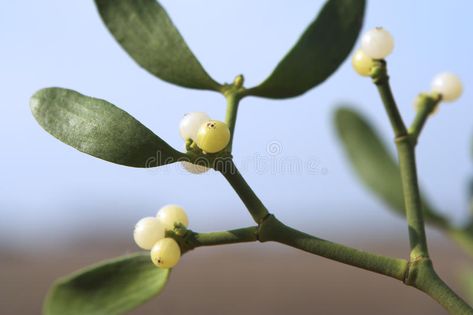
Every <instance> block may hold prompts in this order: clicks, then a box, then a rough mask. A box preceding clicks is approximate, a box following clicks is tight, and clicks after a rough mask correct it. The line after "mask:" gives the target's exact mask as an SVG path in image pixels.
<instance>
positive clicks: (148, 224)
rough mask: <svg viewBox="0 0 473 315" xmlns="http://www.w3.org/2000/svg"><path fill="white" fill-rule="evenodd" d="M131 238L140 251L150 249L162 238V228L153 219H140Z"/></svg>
mask: <svg viewBox="0 0 473 315" xmlns="http://www.w3.org/2000/svg"><path fill="white" fill-rule="evenodd" d="M133 238H134V240H135V243H136V245H138V246H139V247H140V248H142V249H146V250H148V249H151V247H153V245H154V244H155V243H156V242H157V241H158V240H160V239H162V238H164V226H163V225H162V224H161V223H160V222H159V221H158V220H157V219H156V218H154V217H146V218H142V219H141V220H140V221H138V223H136V225H135V230H134V231H133Z"/></svg>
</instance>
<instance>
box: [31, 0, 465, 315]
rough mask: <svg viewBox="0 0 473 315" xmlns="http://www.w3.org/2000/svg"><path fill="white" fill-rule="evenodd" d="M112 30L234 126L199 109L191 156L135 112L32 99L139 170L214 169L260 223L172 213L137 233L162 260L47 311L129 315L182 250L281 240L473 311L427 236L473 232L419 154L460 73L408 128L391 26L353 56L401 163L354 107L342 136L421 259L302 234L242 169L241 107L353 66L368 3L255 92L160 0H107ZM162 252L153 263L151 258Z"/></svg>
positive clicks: (303, 43)
mask: <svg viewBox="0 0 473 315" xmlns="http://www.w3.org/2000/svg"><path fill="white" fill-rule="evenodd" d="M95 2H96V5H97V8H98V11H99V13H100V16H101V17H102V19H103V21H104V23H105V25H106V26H107V28H108V29H109V31H110V32H111V33H112V35H113V36H114V37H115V39H116V40H117V41H118V42H119V43H120V44H121V46H122V47H123V48H124V49H125V51H126V52H127V53H128V54H129V55H130V56H131V58H133V59H134V60H135V61H136V62H137V63H138V64H139V65H140V66H141V67H143V68H144V69H146V70H147V71H149V72H150V73H152V74H154V75H155V76H157V77H158V78H160V79H162V80H165V81H167V82H169V83H173V84H176V85H179V86H182V87H187V88H192V89H200V90H211V91H215V92H218V93H221V94H222V95H223V96H224V97H225V99H226V104H227V109H226V115H225V119H224V121H219V120H215V119H211V118H210V117H208V116H207V115H206V114H205V113H201V112H199V113H189V114H188V115H186V116H184V118H183V119H182V121H181V123H180V133H181V136H182V137H183V139H184V140H185V143H186V150H185V151H186V152H179V151H177V150H175V149H174V148H172V147H171V146H170V145H168V144H167V143H166V142H165V141H164V140H163V139H161V138H160V137H159V136H157V135H155V134H154V133H153V132H152V131H151V130H149V129H148V128H146V127H145V126H144V125H142V124H141V123H140V122H139V121H137V120H136V119H134V118H133V117H132V116H130V115H129V114H128V113H126V112H125V111H123V110H121V109H119V108H118V107H116V106H114V105H112V104H111V103H109V102H107V101H104V100H101V99H97V98H92V97H88V96H85V95H82V94H80V93H78V92H75V91H72V90H68V89H62V88H46V89H43V90H40V91H38V92H37V93H36V94H35V95H34V96H33V97H32V99H31V109H32V112H33V115H34V116H35V118H36V120H37V121H38V122H39V124H40V125H41V126H42V127H43V128H44V129H45V130H46V131H48V132H49V133H50V134H52V135H53V136H55V137H56V138H58V139H59V140H61V141H63V142H65V143H66V144H69V145H71V146H73V147H74V148H76V149H78V150H80V151H82V152H84V153H87V154H90V155H92V156H95V157H98V158H100V159H103V160H106V161H109V162H113V163H117V164H121V165H125V166H131V167H141V168H145V167H159V166H164V165H166V164H170V163H176V162H180V163H183V166H184V167H185V168H186V169H187V170H189V171H190V172H192V173H202V172H205V171H206V170H208V169H210V168H213V169H215V170H216V171H218V172H220V173H221V174H222V175H223V176H224V177H225V178H226V180H227V181H228V183H229V184H230V185H231V186H232V188H233V189H234V190H235V192H236V193H237V194H238V196H239V197H240V198H241V200H242V201H243V203H244V205H245V206H246V208H247V209H248V211H249V213H250V214H251V216H252V217H253V219H254V221H255V223H256V224H255V225H254V226H251V227H244V228H239V229H235V230H230V231H222V232H212V233H198V232H194V231H192V230H190V229H189V228H188V225H189V220H188V218H187V215H186V213H185V211H184V209H182V208H181V207H179V206H177V205H167V206H165V207H163V208H161V209H160V210H159V212H158V214H157V215H156V216H153V217H146V218H143V219H141V220H140V221H139V222H138V223H137V224H136V226H135V231H134V239H135V242H136V244H137V245H138V246H139V247H141V248H142V249H145V250H150V253H146V252H139V253H136V254H133V255H129V256H125V257H120V258H117V259H115V260H109V261H105V262H102V263H99V264H97V265H93V266H91V267H88V268H86V269H84V270H80V271H78V272H77V273H74V274H72V275H70V276H68V277H65V278H62V279H59V280H58V281H57V282H56V283H55V284H54V285H53V287H52V288H51V290H50V291H49V293H48V296H47V298H46V301H45V304H44V313H45V314H48V315H58V314H60V315H63V314H72V315H74V314H121V313H124V312H127V311H129V310H131V309H133V308H135V307H137V306H139V305H140V304H142V303H144V302H145V301H147V300H149V299H150V298H152V297H153V296H155V295H157V294H159V292H160V291H161V290H162V289H163V287H164V286H165V284H166V282H167V280H168V278H169V275H170V270H171V268H172V267H174V266H175V265H176V264H177V263H178V261H179V259H180V257H181V255H182V254H185V253H187V252H189V251H190V250H192V249H195V248H197V247H201V246H213V245H222V244H232V243H242V242H256V241H259V242H268V241H272V242H278V243H282V244H285V245H288V246H292V247H294V248H298V249H300V250H303V251H306V252H309V253H312V254H315V255H319V256H323V257H326V258H329V259H332V260H335V261H338V262H342V263H345V264H349V265H352V266H355V267H359V268H363V269H366V270H369V271H372V272H375V273H378V274H382V275H385V276H388V277H391V278H394V279H397V280H399V281H402V282H404V283H405V284H407V285H409V286H412V287H415V288H417V289H419V290H421V291H423V292H425V293H426V294H428V295H430V296H431V297H432V298H433V299H435V300H436V301H437V302H438V303H440V304H441V305H442V306H443V307H445V308H446V309H447V310H448V311H449V312H450V313H452V314H473V309H472V308H471V307H470V306H468V305H467V304H466V303H465V302H464V301H463V300H462V299H461V298H460V297H459V296H458V295H457V294H456V293H455V292H454V291H453V290H452V289H450V288H449V287H448V286H447V284H445V283H444V282H443V281H442V279H441V278H440V277H439V276H438V275H437V274H436V272H435V270H434V268H433V265H432V261H431V260H430V258H429V254H428V248H427V240H426V236H425V231H424V217H425V218H426V219H427V221H429V222H432V223H435V224H436V225H438V226H440V227H443V228H445V229H446V230H447V231H448V232H449V233H450V234H452V235H454V236H455V239H457V240H458V239H463V240H465V239H466V240H468V241H470V240H471V237H469V236H467V235H470V234H469V233H468V232H467V231H470V229H468V228H465V229H455V228H452V227H451V225H450V224H448V223H447V220H446V219H445V218H443V217H442V216H440V215H439V214H437V213H436V212H435V211H433V210H432V208H431V207H430V206H428V205H427V203H426V202H425V201H424V200H423V199H422V198H421V196H420V193H419V187H418V183H417V173H416V164H415V155H414V149H415V145H416V143H417V139H418V137H419V134H420V132H421V130H422V127H423V126H424V123H425V121H426V120H427V117H428V115H429V114H430V113H431V112H432V111H433V110H434V109H435V108H436V107H437V106H438V104H439V102H440V101H442V100H445V101H448V100H453V99H455V98H456V97H458V96H459V95H460V93H461V84H460V82H459V81H458V80H457V78H456V77H454V76H452V75H443V76H441V77H439V78H438V79H436V80H435V83H434V89H433V91H432V92H431V93H426V94H422V95H421V96H420V97H419V98H418V101H417V103H418V114H417V117H416V119H415V120H414V123H413V125H412V127H411V128H409V129H407V128H406V127H405V125H404V122H403V119H402V118H401V115H400V113H399V111H398V109H397V106H396V104H395V102H394V98H393V95H392V93H391V89H390V86H389V83H388V75H387V70H386V62H385V61H384V58H385V57H386V56H387V55H388V54H389V53H390V52H391V51H392V48H393V45H394V42H393V40H392V37H391V36H390V35H389V33H388V32H387V31H385V30H383V29H374V30H371V31H369V32H368V33H367V34H365V36H364V37H363V40H362V49H361V50H360V51H358V52H357V53H356V54H355V56H354V59H353V66H354V68H355V70H356V71H357V72H358V73H360V74H362V75H366V76H371V77H372V78H373V81H374V83H375V84H376V86H377V87H378V90H379V92H380V95H381V98H382V100H383V103H384V105H385V107H386V111H387V113H388V116H389V118H390V120H391V124H392V126H393V130H394V133H395V139H396V144H397V149H398V156H399V166H398V164H397V163H396V162H395V160H394V159H393V158H391V157H390V156H389V154H388V153H387V152H386V151H385V148H384V147H383V145H382V144H381V142H380V140H379V139H378V138H377V137H376V136H375V134H374V133H373V132H372V130H371V129H370V128H369V126H368V125H367V124H366V123H365V122H364V121H363V120H362V119H361V118H360V117H359V116H357V114H356V113H355V112H353V111H350V110H348V109H342V110H340V111H339V112H338V114H337V120H336V121H337V126H338V128H339V130H340V136H341V138H342V140H343V141H344V143H345V144H346V148H347V151H348V152H349V155H350V157H351V158H352V161H353V164H354V165H355V167H356V169H357V170H358V171H359V174H360V175H361V177H362V178H363V179H364V180H365V182H366V183H367V184H368V185H369V186H370V187H372V188H373V189H374V190H375V191H376V192H378V193H379V194H380V195H381V196H382V197H383V198H384V199H385V200H386V201H387V202H388V203H389V204H390V205H391V206H393V208H394V209H397V210H398V211H399V212H401V213H405V215H406V218H407V222H408V225H409V237H410V244H411V252H410V256H409V259H408V260H405V259H401V258H393V257H386V256H381V255H377V254H374V253H370V252H365V251H361V250H357V249H355V248H351V247H348V246H344V245H341V244H337V243H333V242H330V241H327V240H323V239H320V238H317V237H315V236H312V235H309V234H306V233H304V232H301V231H298V230H296V229H293V228H291V227H289V226H287V225H285V224H284V223H282V222H281V221H279V220H278V219H276V217H275V216H274V215H273V214H271V213H270V212H269V211H268V209H267V208H266V207H265V205H264V204H263V202H262V201H261V200H260V199H259V198H258V197H257V196H256V194H255V193H254V192H253V190H252V189H251V188H250V186H249V185H248V184H247V183H246V181H245V180H244V178H243V177H242V175H241V174H240V173H239V171H238V169H237V168H236V166H235V164H234V162H233V158H232V141H233V136H234V134H235V123H236V117H237V111H238V106H239V103H240V101H241V100H242V99H243V98H245V97H247V96H258V97H265V98H273V99H284V98H290V97H295V96H298V95H301V94H303V93H305V92H307V91H308V90H310V89H312V88H314V87H315V86H317V85H319V84H320V83H322V82H324V81H325V80H326V79H327V78H328V77H330V76H331V75H332V74H333V73H334V72H335V71H336V70H337V68H338V67H339V66H340V64H341V63H342V62H343V61H344V60H345V59H346V58H347V56H348V55H349V53H350V51H351V50H352V48H353V46H354V44H355V41H356V39H357V37H358V34H359V31H360V28H361V25H362V21H363V16H364V10H365V1H364V0H328V1H327V3H326V4H325V5H324V7H323V8H322V10H321V11H320V13H319V14H318V16H317V18H316V19H315V20H314V21H313V22H312V23H311V24H310V25H309V26H308V28H307V29H306V30H305V32H304V33H303V34H302V36H301V37H300V39H299V40H298V41H297V43H296V44H295V45H294V47H293V48H292V49H291V50H290V51H289V52H288V53H287V55H286V56H285V57H284V58H283V59H282V60H281V61H280V63H279V64H278V65H277V66H276V68H275V69H274V71H273V72H272V73H271V74H270V75H269V77H268V78H267V79H266V80H265V81H264V82H262V83H261V84H259V85H257V86H255V87H251V88H246V87H244V85H243V84H244V80H243V76H242V75H239V76H237V77H236V78H235V80H234V81H233V82H232V83H230V84H220V83H218V82H216V81H215V80H214V79H212V78H211V77H210V75H209V74H208V73H207V72H206V71H205V70H204V68H203V67H202V65H201V64H200V63H199V61H198V60H197V58H196V57H195V56H194V54H193V53H192V52H191V50H190V49H189V47H188V46H187V44H186V43H185V41H184V39H183V38H182V37H181V35H180V34H179V32H178V31H177V29H176V28H175V26H174V25H173V23H172V22H171V20H170V18H169V16H168V15H167V14H166V12H165V11H164V9H163V8H162V7H161V6H160V4H159V3H157V2H156V1H155V0H96V1H95ZM150 256H151V259H150Z"/></svg>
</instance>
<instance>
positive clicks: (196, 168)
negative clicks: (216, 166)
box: [179, 112, 230, 174]
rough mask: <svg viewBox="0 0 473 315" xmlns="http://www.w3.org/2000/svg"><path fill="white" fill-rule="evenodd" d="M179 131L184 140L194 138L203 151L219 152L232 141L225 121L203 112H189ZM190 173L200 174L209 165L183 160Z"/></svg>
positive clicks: (183, 119) (182, 120)
mask: <svg viewBox="0 0 473 315" xmlns="http://www.w3.org/2000/svg"><path fill="white" fill-rule="evenodd" d="M179 133H180V135H181V137H182V139H184V140H186V141H187V140H188V139H190V140H192V141H193V142H194V143H195V144H196V145H197V146H198V147H199V148H200V149H201V150H202V151H203V152H205V153H217V152H220V151H222V150H223V149H225V148H226V147H227V145H228V143H229V142H230V129H229V128H228V126H227V124H225V123H224V122H221V121H218V120H214V119H211V118H210V117H209V115H207V114H206V113H203V112H192V113H187V114H186V115H184V117H183V118H182V119H181V122H180V123H179ZM182 166H183V167H184V169H186V170H187V171H189V172H190V173H194V174H200V173H204V172H206V171H208V170H209V168H208V167H205V166H202V165H196V164H193V163H190V162H182Z"/></svg>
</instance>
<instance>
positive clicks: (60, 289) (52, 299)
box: [43, 253, 170, 315]
mask: <svg viewBox="0 0 473 315" xmlns="http://www.w3.org/2000/svg"><path fill="white" fill-rule="evenodd" d="M169 274H170V270H169V269H160V268H157V267H156V266H155V265H153V263H152V262H151V260H150V258H149V255H148V254H141V253H140V254H134V255H130V256H124V257H120V258H118V259H114V260H108V261H104V262H102V263H99V264H97V265H93V266H90V267H88V268H86V269H83V270H80V271H78V272H76V273H74V274H72V275H70V276H68V277H65V278H62V279H59V280H58V281H57V282H56V283H55V284H54V285H53V286H52V288H51V289H50V291H49V292H48V295H47V297H46V300H45V303H44V306H43V312H44V314H45V315H65V314H67V315H84V314H87V315H104V314H107V315H115V314H123V313H125V312H127V311H129V310H131V309H134V308H136V307H137V306H139V305H141V304H143V303H144V302H146V301H148V300H149V299H151V298H152V297H153V296H156V295H158V294H159V293H160V292H161V290H162V289H163V288H164V285H165V284H166V282H167V280H168V277H169Z"/></svg>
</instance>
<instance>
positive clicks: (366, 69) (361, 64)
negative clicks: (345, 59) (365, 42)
mask: <svg viewBox="0 0 473 315" xmlns="http://www.w3.org/2000/svg"><path fill="white" fill-rule="evenodd" d="M351 65H352V66H353V69H355V71H356V72H357V73H358V74H359V75H361V76H364V77H368V76H369V75H370V74H371V69H372V68H373V65H374V63H373V59H371V58H370V57H368V56H367V55H366V54H365V53H364V51H363V50H362V49H358V50H357V51H356V52H355V53H354V54H353V57H352V58H351Z"/></svg>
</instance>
